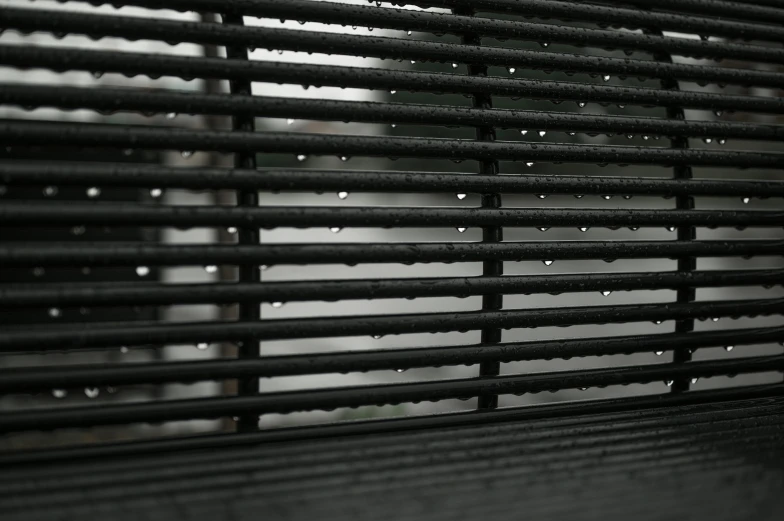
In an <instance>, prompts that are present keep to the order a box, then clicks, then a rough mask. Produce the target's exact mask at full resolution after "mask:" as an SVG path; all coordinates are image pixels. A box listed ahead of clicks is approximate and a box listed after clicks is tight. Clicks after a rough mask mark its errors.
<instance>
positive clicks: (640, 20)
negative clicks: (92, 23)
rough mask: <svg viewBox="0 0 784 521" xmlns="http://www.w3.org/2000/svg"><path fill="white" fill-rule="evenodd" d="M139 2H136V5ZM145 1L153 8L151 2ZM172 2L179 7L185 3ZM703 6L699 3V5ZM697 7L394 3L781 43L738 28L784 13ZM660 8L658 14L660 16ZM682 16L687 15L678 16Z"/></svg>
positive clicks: (444, 0)
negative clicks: (768, 40) (664, 8)
mask: <svg viewBox="0 0 784 521" xmlns="http://www.w3.org/2000/svg"><path fill="white" fill-rule="evenodd" d="M136 1H137V0H133V2H134V3H136ZM142 1H144V2H146V3H150V1H149V0H142ZM174 1H175V2H177V3H179V2H181V1H183V0H174ZM699 1H700V0H696V2H699ZM635 2H639V3H638V5H639V6H640V7H652V8H653V9H633V8H631V7H630V5H634V4H635ZM644 2H647V4H644ZM696 2H695V0H685V1H681V0H666V4H665V3H657V2H656V0H650V1H649V0H634V1H631V2H625V1H615V0H613V1H612V2H605V3H618V4H621V6H619V7H616V6H610V5H595V4H592V3H584V2H569V1H555V0H548V1H546V2H542V1H540V0H411V1H407V2H396V3H399V4H402V3H405V4H409V5H417V6H421V7H444V8H460V7H468V8H473V9H477V10H479V11H486V12H496V13H505V14H518V15H526V16H540V17H544V18H556V19H560V20H580V21H591V22H597V23H598V24H600V25H601V26H605V25H610V24H621V25H623V26H625V27H626V28H628V29H637V28H657V29H660V30H665V31H680V32H685V33H692V34H699V35H714V36H728V37H730V38H744V39H759V40H767V39H770V40H773V41H779V40H780V37H779V36H777V33H778V30H777V29H779V28H778V27H777V26H775V25H761V24H758V23H743V22H739V20H753V21H763V22H768V23H771V24H773V23H774V22H776V21H779V20H780V19H781V18H782V13H781V11H780V10H778V9H768V10H765V11H762V10H760V9H759V6H756V7H751V6H748V5H744V6H742V7H739V6H738V5H737V3H736V4H734V5H732V6H731V7H728V4H727V3H724V2H722V3H721V4H719V3H717V2H715V1H711V0H708V2H709V5H706V3H708V2H702V3H701V5H695V4H696ZM650 4H653V5H650ZM665 6H666V10H667V11H676V13H673V12H661V11H662V10H661V8H662V7H665ZM657 8H659V9H658V10H657ZM680 12H683V13H688V14H679V13H680ZM692 13H694V14H692ZM706 13H710V15H709V16H705V14H706ZM696 15H702V16H696ZM716 15H721V16H716ZM730 18H735V19H734V20H733V19H730Z"/></svg>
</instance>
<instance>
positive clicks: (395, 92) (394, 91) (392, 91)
mask: <svg viewBox="0 0 784 521" xmlns="http://www.w3.org/2000/svg"><path fill="white" fill-rule="evenodd" d="M389 93H390V94H397V91H396V90H391V91H389Z"/></svg>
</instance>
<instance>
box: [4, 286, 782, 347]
mask: <svg viewBox="0 0 784 521" xmlns="http://www.w3.org/2000/svg"><path fill="white" fill-rule="evenodd" d="M782 312H784V299H764V300H734V301H732V300H731V301H704V302H695V303H687V304H678V303H676V304H632V305H625V306H587V307H568V308H540V309H526V310H500V311H465V312H449V313H425V314H416V315H405V314H404V315H365V316H346V317H328V318H325V317H319V318H313V317H310V318H290V319H280V320H262V321H257V322H207V323H204V322H195V323H189V322H176V323H160V322H115V323H101V324H76V323H73V324H63V325H58V326H49V325H47V326H44V325H40V326H39V327H36V328H35V329H30V328H29V327H21V326H8V327H6V330H5V331H4V334H3V335H2V336H0V352H20V351H22V352H23V351H30V350H57V349H83V348H93V347H101V348H104V347H109V346H118V347H119V346H129V345H147V344H152V345H155V344H188V343H191V344H197V343H204V342H208V343H210V342H221V341H232V342H233V341H242V340H243V339H247V338H258V339H259V340H285V339H297V338H330V337H344V336H365V335H367V336H379V335H390V334H395V335H402V334H413V333H427V332H436V333H437V332H444V331H446V332H450V331H462V330H465V331H470V330H478V329H483V328H487V327H494V328H508V329H511V328H526V327H552V326H569V325H579V324H600V323H601V324H603V323H625V322H639V321H665V320H680V319H686V318H705V317H713V318H722V317H739V316H750V315H759V314H764V315H769V314H780V313H782Z"/></svg>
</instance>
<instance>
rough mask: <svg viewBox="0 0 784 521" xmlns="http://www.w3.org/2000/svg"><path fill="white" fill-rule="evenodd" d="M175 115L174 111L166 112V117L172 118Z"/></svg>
mask: <svg viewBox="0 0 784 521" xmlns="http://www.w3.org/2000/svg"><path fill="white" fill-rule="evenodd" d="M176 117H177V113H176V112H169V113H168V114H166V119H174V118H176Z"/></svg>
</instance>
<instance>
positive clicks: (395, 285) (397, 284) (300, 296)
mask: <svg viewBox="0 0 784 521" xmlns="http://www.w3.org/2000/svg"><path fill="white" fill-rule="evenodd" d="M782 282H784V271H782V270H745V271H695V272H677V271H674V272H655V273H580V274H562V275H520V276H516V275H514V276H513V275H507V276H501V277H437V278H404V279H372V280H370V279H369V280H345V279H342V280H314V281H279V282H278V281H276V282H264V283H261V284H248V283H222V284H212V283H210V284H166V285H161V284H147V283H134V284H118V283H112V284H95V283H90V284H74V283H64V284H56V283H55V284H46V285H41V284H6V285H0V308H2V307H7V308H20V307H27V306H47V307H51V306H101V307H106V306H127V305H170V304H232V303H237V302H293V301H313V300H325V301H334V300H347V299H386V298H412V297H416V298H418V297H467V296H471V295H486V294H505V295H509V294H521V293H525V294H535V293H552V292H558V293H566V292H587V291H602V292H607V291H632V290H660V289H678V288H691V287H695V288H709V287H724V286H759V285H766V286H772V285H774V284H780V283H782Z"/></svg>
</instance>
